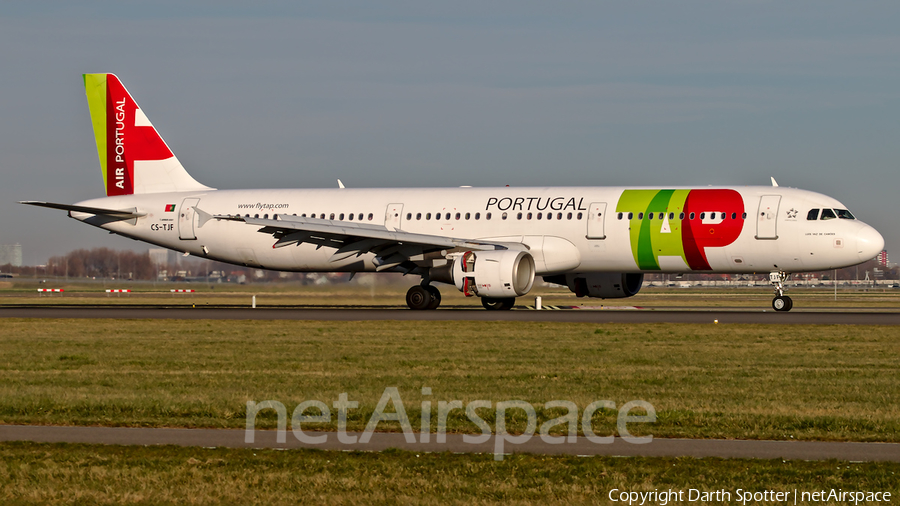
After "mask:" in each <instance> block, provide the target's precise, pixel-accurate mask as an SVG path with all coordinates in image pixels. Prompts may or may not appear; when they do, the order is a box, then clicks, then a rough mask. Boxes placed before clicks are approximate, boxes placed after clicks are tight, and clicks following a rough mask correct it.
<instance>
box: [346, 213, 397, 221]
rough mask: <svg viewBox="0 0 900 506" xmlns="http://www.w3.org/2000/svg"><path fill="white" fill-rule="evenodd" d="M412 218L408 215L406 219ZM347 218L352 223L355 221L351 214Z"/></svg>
mask: <svg viewBox="0 0 900 506" xmlns="http://www.w3.org/2000/svg"><path fill="white" fill-rule="evenodd" d="M410 217H411V216H410V215H408V214H407V215H406V219H407V220H408V219H409V218H410ZM347 218H349V219H350V221H353V213H350V214H349V215H348V216H347Z"/></svg>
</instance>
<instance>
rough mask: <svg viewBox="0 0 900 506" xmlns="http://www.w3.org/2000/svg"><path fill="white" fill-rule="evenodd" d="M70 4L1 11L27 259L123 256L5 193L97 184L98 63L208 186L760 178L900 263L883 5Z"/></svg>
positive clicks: (44, 196)
mask: <svg viewBox="0 0 900 506" xmlns="http://www.w3.org/2000/svg"><path fill="white" fill-rule="evenodd" d="M32 4H35V5H34V6H33V5H32ZM38 4H39V8H38ZM90 5H91V6H90V7H84V6H79V7H76V6H72V5H70V3H68V2H61V3H59V4H56V6H55V7H53V4H48V3H43V2H41V3H35V2H23V3H21V4H18V3H15V4H13V5H12V6H10V5H9V4H5V5H4V6H3V7H2V8H0V45H2V47H3V48H4V49H3V50H2V52H0V64H2V68H3V72H2V74H0V118H2V120H0V174H2V178H3V179H2V180H3V182H2V184H0V212H2V213H3V218H4V219H3V220H2V221H0V243H3V244H7V243H13V242H20V243H22V245H23V249H24V253H25V262H26V263H36V262H38V263H40V262H44V261H45V260H46V259H47V257H49V256H51V255H54V254H60V253H64V252H66V251H69V250H71V249H73V248H76V247H91V246H110V247H115V248H137V249H143V248H145V246H143V245H141V244H139V243H135V242H133V241H130V240H128V239H123V238H120V237H112V236H109V235H107V234H106V233H104V232H102V231H100V230H97V229H93V228H92V227H89V226H86V225H83V224H78V223H76V222H74V221H73V220H70V219H68V218H66V217H65V213H63V212H53V211H51V210H45V209H36V208H28V207H25V206H20V205H16V204H15V203H14V202H15V201H17V200H24V199H30V200H51V201H57V202H75V201H78V200H83V199H87V198H92V197H97V196H102V195H103V186H102V177H101V174H100V170H99V163H98V161H97V153H96V147H95V145H94V140H93V134H92V133H91V126H90V119H89V115H88V110H87V105H86V102H85V97H84V89H83V86H82V82H81V74H82V73H84V72H113V73H116V74H117V75H119V77H120V78H121V79H122V81H123V82H124V83H125V85H126V86H127V87H128V89H129V91H131V92H132V94H133V95H134V96H135V98H136V100H137V101H138V103H139V104H140V105H141V107H142V108H143V109H144V111H145V112H146V113H147V115H148V117H149V118H150V119H151V121H153V123H154V125H155V126H156V127H157V129H158V130H159V131H160V133H161V134H162V135H163V137H164V138H165V139H166V141H167V142H168V143H169V145H170V147H171V148H172V149H173V150H174V151H175V153H176V154H177V155H178V157H179V158H180V159H181V161H182V163H183V164H184V165H185V167H187V169H188V170H189V171H190V172H191V174H192V175H193V176H194V177H195V178H196V179H198V180H199V181H201V182H203V183H205V184H207V185H210V186H214V187H217V188H253V187H259V188H262V187H333V186H335V184H336V183H335V178H337V177H340V178H341V179H343V181H344V182H345V184H347V185H348V186H354V187H374V186H380V187H389V186H458V185H474V186H493V185H504V184H509V185H512V186H547V185H659V186H667V185H697V186H703V185H709V184H714V185H719V184H768V181H769V179H768V178H769V176H770V175H771V176H775V177H776V178H777V179H778V181H779V183H780V184H782V185H786V186H796V187H801V188H805V189H810V190H815V191H820V192H823V193H826V194H828V195H831V196H833V197H835V198H837V199H839V200H841V201H842V202H844V203H845V204H846V205H847V206H848V207H849V208H850V209H851V210H852V211H853V212H854V213H855V214H856V215H857V216H858V217H860V218H861V219H863V220H865V221H867V222H869V223H871V224H873V225H874V226H875V227H876V228H878V229H879V231H881V232H882V234H883V235H884V236H885V239H886V241H887V246H888V249H889V250H891V249H894V250H895V251H897V253H896V255H900V236H898V227H897V225H895V220H893V219H892V217H893V214H895V213H896V210H894V209H893V204H894V203H895V202H896V200H897V196H896V193H897V192H896V188H897V183H898V182H900V174H898V172H900V171H898V170H897V165H898V160H900V156H898V155H900V147H898V146H900V141H898V138H900V122H898V117H900V31H898V30H897V26H900V15H898V14H900V4H897V3H896V2H852V3H851V2H829V1H815V2H767V1H753V2H733V1H715V2H617V3H598V2H541V3H535V2H521V1H516V2H492V3H484V2H446V3H432V2H382V3H374V2H317V3H300V2H284V3H279V2H262V5H261V6H260V5H256V4H255V3H254V5H253V6H252V7H249V5H250V4H249V3H245V2H235V3H228V2H193V3H190V6H188V7H185V6H182V5H181V2H152V3H149V4H148V5H147V6H146V7H141V6H124V7H123V6H122V5H120V4H119V3H118V2H92V3H91V4H90Z"/></svg>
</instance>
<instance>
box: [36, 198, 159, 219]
mask: <svg viewBox="0 0 900 506" xmlns="http://www.w3.org/2000/svg"><path fill="white" fill-rule="evenodd" d="M19 203H20V204H28V205H29V206H38V207H49V208H50V209H61V210H63V211H75V212H76V213H88V214H96V215H100V216H110V217H112V218H119V219H123V220H127V219H132V218H140V217H141V216H146V215H147V213H138V212H135V210H134V209H125V210H123V209H103V208H100V207H85V206H75V205H71V204H56V203H53V202H40V201H36V200H25V201H22V202H19Z"/></svg>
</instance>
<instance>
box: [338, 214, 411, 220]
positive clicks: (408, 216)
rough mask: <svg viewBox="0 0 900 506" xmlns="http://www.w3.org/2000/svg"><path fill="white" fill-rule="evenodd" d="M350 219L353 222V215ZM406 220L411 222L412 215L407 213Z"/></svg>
mask: <svg viewBox="0 0 900 506" xmlns="http://www.w3.org/2000/svg"><path fill="white" fill-rule="evenodd" d="M350 219H351V220H352V219H353V215H352V214H351V215H350ZM406 219H407V220H411V219H412V213H406Z"/></svg>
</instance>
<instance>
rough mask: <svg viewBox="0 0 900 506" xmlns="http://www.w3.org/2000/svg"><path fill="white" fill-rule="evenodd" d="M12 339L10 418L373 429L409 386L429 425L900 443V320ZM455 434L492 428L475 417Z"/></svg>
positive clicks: (32, 331)
mask: <svg viewBox="0 0 900 506" xmlns="http://www.w3.org/2000/svg"><path fill="white" fill-rule="evenodd" d="M0 335H2V336H3V338H2V340H0V423H16V424H21V423H37V424H75V425H117V426H121V425H125V426H181V427H243V426H244V423H245V405H246V402H247V401H249V400H252V401H256V402H260V401H263V400H268V399H273V400H277V401H280V402H282V403H284V404H285V406H287V408H288V410H289V411H290V410H292V409H293V408H294V407H295V406H296V405H297V404H299V403H300V402H301V401H304V400H308V399H315V400H320V401H323V402H325V403H327V404H331V403H332V402H334V401H335V400H337V398H338V394H340V393H341V392H347V393H348V394H349V398H350V399H351V400H356V401H358V402H359V403H360V406H359V409H357V410H351V411H350V417H349V422H348V427H349V428H350V429H351V430H362V429H363V428H364V427H365V424H366V422H367V421H368V418H369V416H370V414H371V413H372V411H373V410H374V407H375V405H376V403H377V402H378V400H379V398H380V397H381V395H382V393H383V391H384V389H385V388H386V387H397V388H398V389H399V391H400V394H401V396H402V398H403V401H404V406H405V408H406V410H407V412H408V414H409V415H410V418H411V421H412V425H413V427H418V426H419V420H420V416H421V408H420V406H421V402H422V400H425V397H423V395H421V388H422V387H430V388H431V389H432V392H433V393H432V395H431V396H428V397H427V400H430V401H432V406H433V408H432V411H433V414H432V427H433V428H435V426H436V414H435V412H436V405H437V401H452V400H461V401H463V403H468V402H470V401H472V400H476V399H487V400H490V401H492V402H493V403H496V402H500V401H506V400H513V399H522V400H525V401H527V402H530V403H532V404H534V405H535V406H536V407H537V408H538V409H537V411H538V415H539V418H540V419H541V420H545V419H549V418H553V417H555V416H558V413H556V412H555V411H547V412H545V411H544V410H543V405H544V403H546V402H547V401H551V400H569V401H572V402H575V403H576V404H577V405H578V406H579V407H580V408H584V406H586V405H587V404H589V403H590V402H592V401H595V400H607V399H608V400H612V401H614V402H616V403H617V405H618V406H621V405H622V404H624V403H625V402H628V401H631V400H635V399H642V400H645V401H648V402H650V403H651V404H653V406H654V407H655V408H656V410H657V413H658V421H657V422H656V423H654V424H648V425H647V430H646V431H644V432H645V433H646V432H649V433H651V434H653V435H654V436H656V437H704V438H707V437H717V438H720V437H721V438H750V439H753V438H766V439H769V438H771V439H791V438H794V439H817V440H855V441H900V430H898V429H900V403H898V394H900V391H898V389H897V388H896V378H897V377H898V370H900V360H898V359H900V329H897V328H895V327H880V326H758V325H756V326H755V325H728V326H726V325H713V324H709V325H666V324H642V325H621V324H619V325H592V324H554V323H513V322H496V323H475V322H431V323H429V324H428V325H427V326H424V325H422V324H421V323H417V322H304V321H298V322H294V321H202V320H201V321H182V320H168V321H167V320H152V321H149V320H52V319H51V320H27V319H4V320H0ZM515 413H520V412H516V411H513V412H511V414H515ZM614 416H615V413H614V412H611V411H601V412H600V413H598V415H597V417H596V418H595V420H594V421H595V430H596V431H597V433H598V434H601V435H603V434H604V433H612V432H614V426H615V419H614ZM483 417H484V418H485V419H486V420H488V421H489V422H491V421H492V418H493V417H492V414H491V413H490V412H489V411H487V410H486V411H485V412H484V413H483ZM332 420H333V421H332V424H330V425H319V426H318V427H316V426H313V427H312V428H319V429H324V430H333V429H334V428H335V425H334V423H335V422H334V418H333V419H332ZM507 423H508V428H509V429H510V431H511V432H515V431H517V430H522V429H523V428H524V416H521V417H518V418H516V417H513V418H510V419H509V420H508V421H507ZM258 426H260V427H274V426H275V416H274V412H273V411H264V412H261V413H260V415H259V419H258ZM638 427H640V425H638ZM304 428H306V427H304ZM397 428H398V427H397V426H391V425H390V424H387V423H384V424H382V425H379V429H382V430H396V429H397ZM448 428H449V431H450V432H454V431H455V432H476V431H478V430H479V429H478V428H477V427H476V426H475V425H473V424H472V423H471V422H470V421H469V420H468V419H467V418H466V417H465V415H464V413H462V412H461V411H454V412H451V416H450V418H449V420H448ZM638 433H640V432H638Z"/></svg>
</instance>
